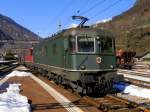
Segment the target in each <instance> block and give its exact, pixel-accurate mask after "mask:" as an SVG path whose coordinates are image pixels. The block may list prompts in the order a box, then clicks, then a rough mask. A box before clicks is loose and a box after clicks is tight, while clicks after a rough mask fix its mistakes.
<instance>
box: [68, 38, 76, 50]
mask: <svg viewBox="0 0 150 112" xmlns="http://www.w3.org/2000/svg"><path fill="white" fill-rule="evenodd" d="M75 51H76V39H75V38H73V37H72V38H70V39H69V52H72V53H74V52H75Z"/></svg>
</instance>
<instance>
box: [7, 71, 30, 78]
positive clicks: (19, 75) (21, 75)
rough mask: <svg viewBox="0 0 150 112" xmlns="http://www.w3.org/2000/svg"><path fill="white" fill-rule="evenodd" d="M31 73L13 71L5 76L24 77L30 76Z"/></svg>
mask: <svg viewBox="0 0 150 112" xmlns="http://www.w3.org/2000/svg"><path fill="white" fill-rule="evenodd" d="M30 75H31V73H30V72H20V71H13V72H11V73H10V74H8V75H7V77H15V76H18V77H26V76H30Z"/></svg>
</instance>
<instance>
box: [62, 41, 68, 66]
mask: <svg viewBox="0 0 150 112" xmlns="http://www.w3.org/2000/svg"><path fill="white" fill-rule="evenodd" d="M68 47H69V45H68V38H65V39H64V58H63V66H64V68H66V67H67V57H68Z"/></svg>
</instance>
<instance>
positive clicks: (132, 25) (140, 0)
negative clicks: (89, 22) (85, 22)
mask: <svg viewBox="0 0 150 112" xmlns="http://www.w3.org/2000/svg"><path fill="white" fill-rule="evenodd" d="M149 6H150V0H137V1H136V3H135V5H134V6H133V7H132V8H131V9H129V10H128V11H126V12H124V13H123V14H121V15H119V16H116V17H114V18H113V19H112V20H111V21H109V22H106V23H99V24H98V25H97V27H98V28H104V29H109V30H111V31H112V32H113V33H114V35H115V37H116V38H117V39H116V44H117V45H116V46H117V49H124V50H130V51H136V52H137V54H139V53H142V52H147V51H150V44H149V43H150V7H149Z"/></svg>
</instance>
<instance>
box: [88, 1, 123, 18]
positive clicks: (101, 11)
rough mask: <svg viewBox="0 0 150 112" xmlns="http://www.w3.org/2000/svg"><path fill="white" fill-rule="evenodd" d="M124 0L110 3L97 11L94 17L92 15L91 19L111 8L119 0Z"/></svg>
mask: <svg viewBox="0 0 150 112" xmlns="http://www.w3.org/2000/svg"><path fill="white" fill-rule="evenodd" d="M121 1H122V0H117V1H116V2H114V3H113V4H110V5H109V6H108V7H106V8H104V9H102V10H100V11H99V12H98V13H96V14H95V15H93V16H92V17H90V19H93V18H95V17H97V16H98V15H101V14H102V13H104V12H106V11H107V10H109V9H110V8H112V7H114V6H115V5H117V4H118V3H119V2H121Z"/></svg>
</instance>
